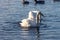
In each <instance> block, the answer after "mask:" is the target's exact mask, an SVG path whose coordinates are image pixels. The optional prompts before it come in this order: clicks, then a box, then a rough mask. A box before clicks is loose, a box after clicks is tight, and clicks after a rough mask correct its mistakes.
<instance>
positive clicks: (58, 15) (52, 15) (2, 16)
mask: <svg viewBox="0 0 60 40" xmlns="http://www.w3.org/2000/svg"><path fill="white" fill-rule="evenodd" d="M29 2H30V4H29V5H23V4H22V3H21V0H0V40H60V2H55V3H54V2H53V0H45V4H37V5H35V4H34V3H33V1H32V0H29ZM31 10H39V11H41V12H42V13H43V14H44V16H45V17H42V21H41V24H40V27H39V30H38V29H37V28H21V27H20V25H19V22H20V21H21V20H22V19H24V18H27V17H28V12H29V11H31Z"/></svg>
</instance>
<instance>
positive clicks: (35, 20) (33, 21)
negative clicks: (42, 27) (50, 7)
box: [20, 11, 41, 27]
mask: <svg viewBox="0 0 60 40" xmlns="http://www.w3.org/2000/svg"><path fill="white" fill-rule="evenodd" d="M40 13H41V12H40V11H30V12H29V15H28V18H27V19H23V20H22V21H21V22H22V23H20V25H21V27H31V26H38V24H39V23H40V17H41V14H40Z"/></svg>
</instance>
